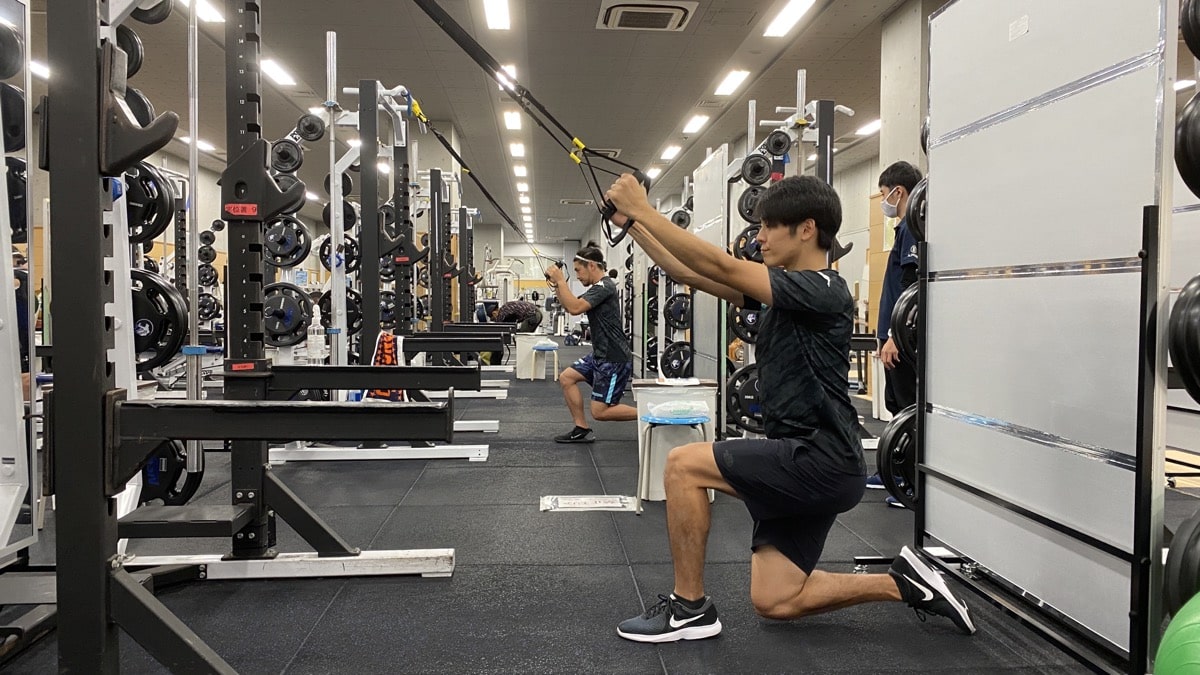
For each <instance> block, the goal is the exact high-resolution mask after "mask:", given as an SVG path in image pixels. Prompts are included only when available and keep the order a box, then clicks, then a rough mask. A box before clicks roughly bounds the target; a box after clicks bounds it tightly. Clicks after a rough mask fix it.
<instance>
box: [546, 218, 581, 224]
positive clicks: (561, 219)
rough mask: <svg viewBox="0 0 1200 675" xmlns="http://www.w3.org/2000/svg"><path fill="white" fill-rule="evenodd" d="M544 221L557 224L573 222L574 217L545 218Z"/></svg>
mask: <svg viewBox="0 0 1200 675" xmlns="http://www.w3.org/2000/svg"><path fill="white" fill-rule="evenodd" d="M546 222H547V223H558V224H562V223H573V222H575V219H574V218H547V219H546Z"/></svg>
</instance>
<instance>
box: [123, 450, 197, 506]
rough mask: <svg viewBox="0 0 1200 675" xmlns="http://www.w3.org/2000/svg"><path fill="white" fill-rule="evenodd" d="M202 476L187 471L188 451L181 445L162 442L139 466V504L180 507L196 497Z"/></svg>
mask: <svg viewBox="0 0 1200 675" xmlns="http://www.w3.org/2000/svg"><path fill="white" fill-rule="evenodd" d="M203 480H204V472H203V471H197V472H189V471H188V470H187V448H186V447H185V446H184V444H183V442H182V441H165V442H164V443H163V444H162V445H159V446H158V448H156V449H155V450H154V452H153V453H151V455H150V457H149V458H148V459H147V460H146V463H145V464H144V465H142V490H141V492H139V493H138V504H139V505H141V504H148V503H150V502H152V501H154V500H156V499H158V500H161V501H162V503H163V504H164V505H166V506H183V505H184V504H187V503H188V501H190V500H191V498H192V497H194V496H196V491H197V490H199V489H200V483H201V482H203Z"/></svg>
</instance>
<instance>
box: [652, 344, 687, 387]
mask: <svg viewBox="0 0 1200 675" xmlns="http://www.w3.org/2000/svg"><path fill="white" fill-rule="evenodd" d="M661 361H662V363H661V366H660V370H659V372H661V373H662V375H663V377H670V378H680V377H691V376H692V343H690V342H686V341H683V340H679V341H676V342H672V343H671V344H669V345H667V348H666V349H664V350H663V354H662V359H661Z"/></svg>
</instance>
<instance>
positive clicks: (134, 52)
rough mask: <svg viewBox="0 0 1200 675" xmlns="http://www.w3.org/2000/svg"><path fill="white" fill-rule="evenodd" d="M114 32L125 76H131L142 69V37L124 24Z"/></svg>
mask: <svg viewBox="0 0 1200 675" xmlns="http://www.w3.org/2000/svg"><path fill="white" fill-rule="evenodd" d="M116 33H117V46H118V47H120V48H121V51H123V52H125V77H126V78H130V77H133V76H134V75H137V74H138V71H139V70H141V69H142V61H143V60H144V59H145V57H146V47H145V46H144V45H143V44H142V38H141V37H139V36H138V34H137V33H136V32H134V30H133V29H132V28H130V27H129V26H126V25H125V24H121V25H119V26H117V31H116ZM143 126H144V125H143Z"/></svg>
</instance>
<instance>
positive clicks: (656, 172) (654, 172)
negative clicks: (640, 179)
mask: <svg viewBox="0 0 1200 675" xmlns="http://www.w3.org/2000/svg"><path fill="white" fill-rule="evenodd" d="M646 175H647V176H649V178H650V180H654V179H655V178H658V177H659V176H660V175H662V169H660V168H658V167H657V166H652V167H650V168H649V169H646Z"/></svg>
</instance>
